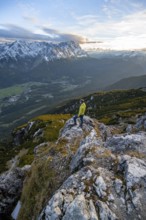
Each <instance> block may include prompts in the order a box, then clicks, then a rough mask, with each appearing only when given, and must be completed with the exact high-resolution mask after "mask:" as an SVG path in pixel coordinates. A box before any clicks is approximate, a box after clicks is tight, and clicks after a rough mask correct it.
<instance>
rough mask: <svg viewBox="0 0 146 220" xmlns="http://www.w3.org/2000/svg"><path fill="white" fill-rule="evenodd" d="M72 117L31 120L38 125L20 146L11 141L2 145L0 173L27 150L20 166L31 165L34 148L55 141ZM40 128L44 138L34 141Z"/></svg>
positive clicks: (55, 116)
mask: <svg viewBox="0 0 146 220" xmlns="http://www.w3.org/2000/svg"><path fill="white" fill-rule="evenodd" d="M70 117H71V116H70V115H41V116H38V117H36V118H34V119H32V120H31V121H35V122H36V123H35V124H34V125H33V127H32V128H31V131H30V132H29V133H28V134H27V137H25V139H24V140H23V141H22V144H21V145H20V146H14V145H13V143H12V140H10V141H9V143H8V142H7V143H0V173H1V172H3V171H5V170H6V169H7V161H8V160H10V159H11V158H13V157H14V156H15V155H16V154H18V153H19V152H20V151H21V150H22V149H27V153H26V154H24V155H23V156H21V157H20V160H19V164H18V166H20V167H22V166H24V165H25V164H31V163H32V161H33V159H34V147H35V146H37V145H38V144H40V143H42V142H47V141H55V140H56V139H57V137H58V135H59V130H60V129H61V127H62V126H63V125H64V123H65V121H66V120H67V119H68V118H70ZM25 126H27V124H25V125H22V126H21V127H18V128H16V130H15V131H14V133H16V132H17V131H18V130H19V129H21V128H22V127H25ZM40 128H42V129H43V136H42V137H41V138H39V139H34V138H33V134H34V133H35V132H36V131H38V129H40ZM4 155H5V156H4Z"/></svg>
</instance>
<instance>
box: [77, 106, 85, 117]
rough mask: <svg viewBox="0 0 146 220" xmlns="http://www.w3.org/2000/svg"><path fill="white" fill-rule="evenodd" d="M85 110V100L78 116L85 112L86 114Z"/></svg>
mask: <svg viewBox="0 0 146 220" xmlns="http://www.w3.org/2000/svg"><path fill="white" fill-rule="evenodd" d="M85 111H86V104H85V102H83V103H82V104H81V105H80V108H79V113H78V117H79V116H80V115H84V114H85Z"/></svg>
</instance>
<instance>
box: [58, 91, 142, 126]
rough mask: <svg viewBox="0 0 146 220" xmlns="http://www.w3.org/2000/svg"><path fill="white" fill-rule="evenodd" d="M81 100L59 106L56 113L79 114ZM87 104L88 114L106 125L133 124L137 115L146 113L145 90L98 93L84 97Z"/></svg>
mask: <svg viewBox="0 0 146 220" xmlns="http://www.w3.org/2000/svg"><path fill="white" fill-rule="evenodd" d="M79 100H80V98H78V99H76V100H71V101H69V102H66V103H64V104H63V105H62V106H59V107H58V108H56V109H55V110H54V111H55V112H56V113H71V114H75V113H77V112H78V107H79ZM84 100H85V102H86V104H87V112H86V114H87V115H89V116H90V117H93V118H96V119H98V120H100V121H101V122H103V123H105V124H120V122H121V121H125V122H128V121H129V122H131V123H132V120H133V117H134V116H135V115H137V114H139V115H140V114H143V113H145V112H146V91H145V89H142V88H141V89H131V90H130V89H129V90H115V91H107V92H106V91H105V92H97V93H93V94H90V95H88V96H84Z"/></svg>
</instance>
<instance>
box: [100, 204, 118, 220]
mask: <svg viewBox="0 0 146 220" xmlns="http://www.w3.org/2000/svg"><path fill="white" fill-rule="evenodd" d="M97 206H98V208H99V216H100V219H101V220H109V219H110V220H118V218H117V216H116V215H115V214H114V213H113V212H112V211H111V210H110V209H109V207H108V206H107V205H106V204H105V203H104V202H102V201H98V202H97Z"/></svg>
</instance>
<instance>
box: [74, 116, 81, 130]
mask: <svg viewBox="0 0 146 220" xmlns="http://www.w3.org/2000/svg"><path fill="white" fill-rule="evenodd" d="M83 116H84V115H80V116H79V117H78V115H75V116H74V117H73V119H74V124H77V118H80V127H81V128H82V125H83Z"/></svg>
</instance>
